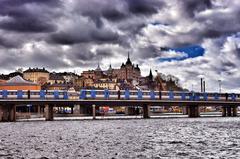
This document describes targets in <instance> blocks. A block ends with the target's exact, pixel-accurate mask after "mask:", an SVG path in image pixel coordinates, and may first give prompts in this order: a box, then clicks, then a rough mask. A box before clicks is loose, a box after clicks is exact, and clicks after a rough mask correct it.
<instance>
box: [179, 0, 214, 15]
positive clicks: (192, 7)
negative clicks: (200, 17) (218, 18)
mask: <svg viewBox="0 0 240 159" xmlns="http://www.w3.org/2000/svg"><path fill="white" fill-rule="evenodd" d="M182 4H183V9H184V10H185V11H186V12H187V13H188V15H189V16H190V17H193V16H194V15H195V13H196V12H200V11H203V10H205V9H208V8H211V7H212V2H211V0H184V1H182Z"/></svg>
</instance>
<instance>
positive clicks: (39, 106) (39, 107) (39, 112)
mask: <svg viewBox="0 0 240 159" xmlns="http://www.w3.org/2000/svg"><path fill="white" fill-rule="evenodd" d="M37 113H38V115H40V114H41V105H38V106H37Z"/></svg>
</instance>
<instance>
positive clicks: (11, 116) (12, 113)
mask: <svg viewBox="0 0 240 159" xmlns="http://www.w3.org/2000/svg"><path fill="white" fill-rule="evenodd" d="M9 121H10V122H15V121H16V105H10V106H9Z"/></svg>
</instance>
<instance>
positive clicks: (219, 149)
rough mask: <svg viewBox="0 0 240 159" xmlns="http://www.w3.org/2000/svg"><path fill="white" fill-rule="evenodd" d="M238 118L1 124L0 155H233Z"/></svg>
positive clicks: (237, 140) (238, 144)
mask: <svg viewBox="0 0 240 159" xmlns="http://www.w3.org/2000/svg"><path fill="white" fill-rule="evenodd" d="M239 128H240V118H220V117H216V118H215V117H214V118H175V119H169V118H163V119H148V120H144V119H133V120H81V121H79V120H76V121H51V122H45V121H35V122H16V123H1V124H0V131H1V134H0V138H1V144H0V158H7V157H9V158H44V157H46V158H237V156H240V152H239V151H238V150H239V147H240V136H239V133H240V129H239Z"/></svg>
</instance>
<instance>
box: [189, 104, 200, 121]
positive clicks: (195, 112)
mask: <svg viewBox="0 0 240 159" xmlns="http://www.w3.org/2000/svg"><path fill="white" fill-rule="evenodd" d="M188 117H190V118H196V117H200V109H199V106H198V105H190V106H188Z"/></svg>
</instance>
